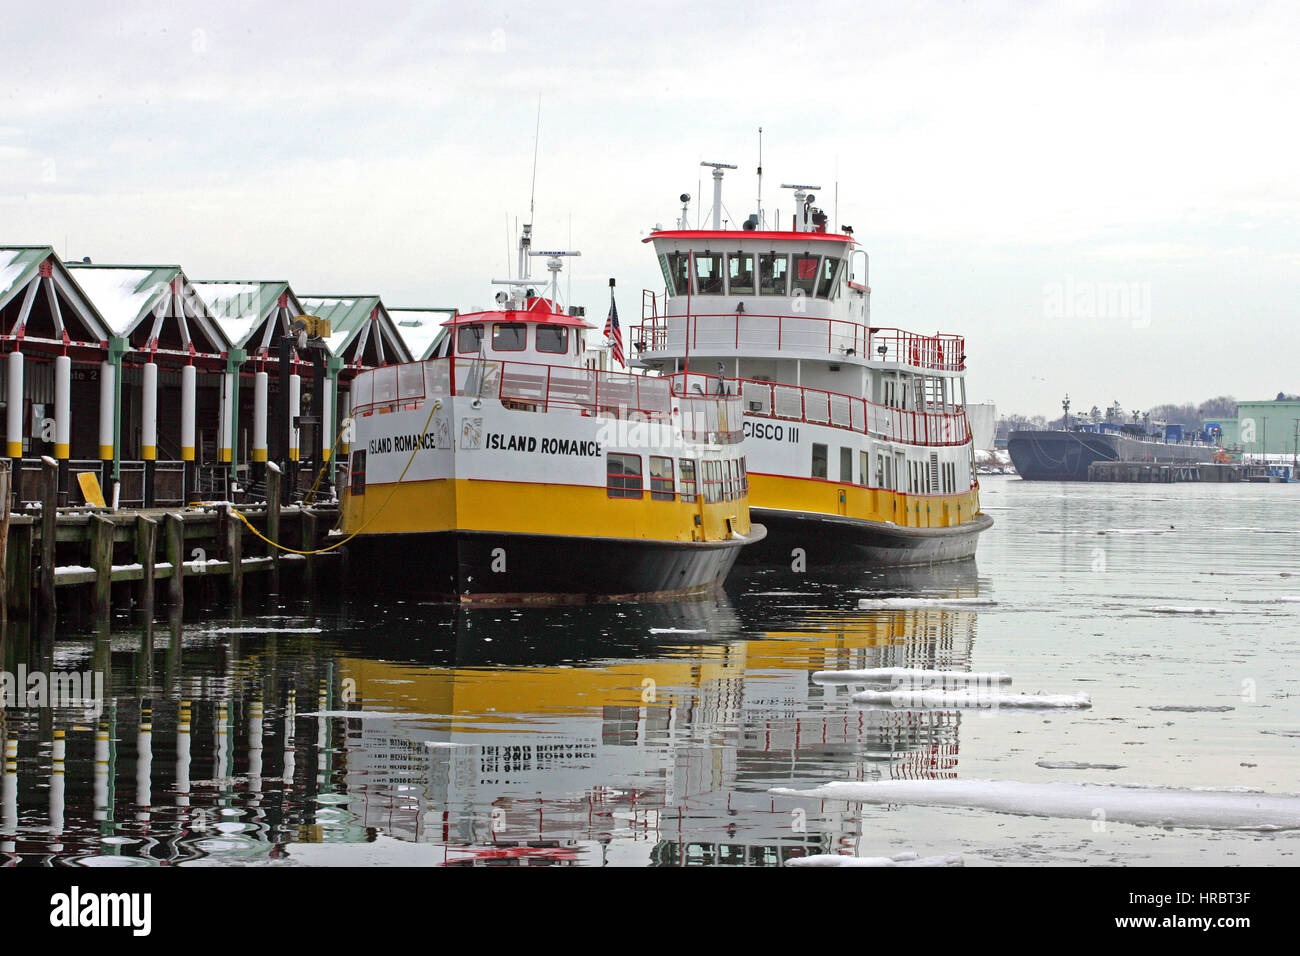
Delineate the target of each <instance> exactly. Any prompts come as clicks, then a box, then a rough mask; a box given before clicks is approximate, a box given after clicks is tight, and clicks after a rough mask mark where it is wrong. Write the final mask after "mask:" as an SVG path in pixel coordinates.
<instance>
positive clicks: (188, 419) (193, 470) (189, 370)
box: [181, 365, 198, 504]
mask: <svg viewBox="0 0 1300 956" xmlns="http://www.w3.org/2000/svg"><path fill="white" fill-rule="evenodd" d="M194 377H195V372H194V366H193V365H186V366H184V367H183V368H182V369H181V461H183V462H184V463H185V476H184V481H183V486H182V487H183V492H182V495H181V500H182V501H184V502H185V503H186V504H189V503H190V502H192V501H194V500H196V499H197V497H198V465H197V464H196V463H195V461H194V413H195V407H196V403H195V391H194V390H195V381H194Z"/></svg>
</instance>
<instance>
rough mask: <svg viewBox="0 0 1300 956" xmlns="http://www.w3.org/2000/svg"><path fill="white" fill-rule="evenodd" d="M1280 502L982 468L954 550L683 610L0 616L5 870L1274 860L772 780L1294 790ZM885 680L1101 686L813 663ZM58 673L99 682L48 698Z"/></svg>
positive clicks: (1204, 843)
mask: <svg viewBox="0 0 1300 956" xmlns="http://www.w3.org/2000/svg"><path fill="white" fill-rule="evenodd" d="M1294 494H1295V492H1294V486H1289V485H1267V484H1263V485H1241V484H1231V485H1229V484H1188V485H1167V486H1150V485H1116V484H1105V485H1090V484H1085V483H1070V484H1066V483H1055V482H1025V481H1021V480H1019V479H1017V478H1013V477H1001V476H999V477H989V478H986V479H984V481H983V487H982V490H981V497H982V503H983V505H984V508H985V510H986V511H987V512H988V513H989V514H991V515H992V516H993V517H994V519H995V521H996V523H995V525H994V527H993V528H992V529H991V530H990V531H988V532H986V533H985V534H984V535H983V536H982V539H981V542H980V546H979V552H978V557H977V559H976V560H975V561H974V562H969V561H968V562H964V563H960V564H954V565H947V566H937V567H933V568H924V569H915V570H908V571H893V572H871V571H860V572H851V571H840V572H837V573H833V574H825V573H821V572H810V573H796V572H795V571H793V570H791V569H790V568H786V567H779V568H745V567H738V568H737V570H736V571H735V572H734V573H733V575H732V577H731V579H730V580H729V581H728V584H727V588H726V593H725V594H724V595H719V596H717V597H715V598H710V599H706V600H694V601H683V602H675V603H647V604H613V605H601V606H590V607H562V608H540V607H529V608H506V607H494V608H483V609H472V610H466V609H454V608H450V607H447V606H445V605H437V604H426V603H421V602H419V601H416V600H409V601H402V602H400V603H396V602H392V601H389V600H384V601H379V600H376V599H373V598H370V597H368V596H367V595H364V594H355V593H354V594H348V595H338V596H316V597H314V598H309V597H308V596H306V595H285V596H283V597H282V598H281V599H279V601H278V602H276V603H273V604H272V605H270V606H265V607H259V608H258V609H257V610H251V609H250V610H247V611H246V612H245V613H244V614H243V615H242V616H241V617H238V618H235V617H232V616H231V615H230V614H229V613H228V612H225V611H223V610H222V609H221V608H207V609H197V608H193V607H187V609H186V617H185V619H184V620H173V621H168V620H166V619H160V620H157V621H155V622H153V623H152V625H148V626H146V625H145V624H144V623H142V622H141V621H139V620H138V619H132V618H131V617H129V616H126V615H122V616H119V617H117V618H115V619H114V621H113V625H112V631H111V632H109V633H99V634H96V633H93V632H91V633H86V632H77V631H63V630H61V631H60V632H58V633H56V634H54V635H41V634H29V633H27V632H26V631H24V630H22V629H21V628H20V627H18V626H17V625H15V624H14V623H12V622H11V623H10V625H9V628H8V632H7V635H6V638H5V643H4V647H3V671H4V672H5V674H7V675H9V681H10V686H14V685H15V684H16V682H17V679H18V677H19V676H20V675H27V674H32V673H41V674H46V675H49V677H50V681H49V684H50V687H49V688H48V692H49V693H50V694H51V695H54V697H51V699H49V700H33V699H32V698H31V697H25V698H18V697H14V698H12V699H10V700H8V701H6V702H5V707H4V710H3V713H2V717H0V719H2V720H3V732H4V738H5V744H6V752H5V767H4V776H3V779H2V780H0V798H2V799H0V865H8V864H11V863H15V862H16V863H18V864H31V865H50V864H54V865H75V866H117V865H159V864H172V865H175V864H186V865H211V864H246V865H253V866H299V865H305V866H314V865H361V864H418V865H425V864H427V865H444V864H448V865H578V866H602V865H620V866H637V867H645V866H683V865H702V864H728V865H765V866H772V865H781V864H782V863H785V862H787V861H790V860H792V859H797V858H800V857H806V856H810V855H814V854H836V853H843V854H850V855H856V856H860V857H895V856H898V855H900V854H912V853H915V854H917V855H918V856H919V857H921V858H928V857H944V858H948V859H950V860H951V859H952V858H960V861H961V862H962V863H964V864H965V865H966V866H997V865H1006V864H1015V865H1116V864H1156V865H1162V864H1206V865H1233V864H1280V865H1291V864H1293V863H1295V862H1296V860H1297V856H1296V854H1297V851H1298V850H1300V830H1296V829H1286V828H1280V829H1267V828H1265V829H1260V828H1252V829H1243V828H1239V827H1233V826H1226V825H1225V826H1216V825H1189V824H1188V823H1187V821H1185V820H1180V819H1179V818H1178V817H1177V815H1176V814H1171V816H1170V817H1169V819H1162V818H1161V817H1160V814H1159V813H1157V814H1156V815H1155V817H1153V818H1152V819H1150V820H1144V821H1142V822H1141V823H1134V822H1127V821H1126V820H1124V819H1117V817H1122V816H1123V814H1114V813H1111V814H1107V813H1106V807H1107V805H1108V803H1107V800H1106V799H1105V798H1104V796H1103V798H1102V799H1101V800H1100V801H1099V805H1098V808H1097V812H1084V813H1080V812H1073V813H1071V812H1066V811H1062V810H1061V809H1060V807H1059V806H1057V805H1056V804H1054V803H1053V802H1052V800H1051V799H1048V798H1044V799H1043V800H1042V802H1041V803H1034V801H1033V800H1031V801H1030V805H1029V806H1024V805H1019V806H1016V807H1005V806H1004V807H990V806H989V805H988V801H978V800H977V801H972V802H971V803H970V804H969V805H951V806H934V805H926V803H925V801H913V800H909V799H907V798H906V796H902V797H899V798H898V800H897V802H893V801H891V802H882V803H858V802H853V801H834V800H830V799H806V798H798V797H792V796H790V795H788V794H774V793H772V792H771V791H772V789H773V788H788V789H794V790H807V789H810V788H813V787H816V786H819V785H822V784H827V783H831V782H837V781H853V782H881V781H934V782H945V781H992V782H994V784H1007V783H1008V782H1013V781H1014V782H1019V783H1024V784H1034V785H1039V784H1056V783H1073V784H1078V783H1083V784H1094V785H1111V784H1122V785H1129V784H1139V785H1143V787H1144V788H1148V789H1146V790H1144V791H1142V792H1143V793H1154V794H1155V800H1156V804H1157V805H1158V803H1159V800H1160V794H1163V793H1166V792H1168V793H1171V794H1173V793H1182V792H1185V791H1188V790H1191V789H1193V788H1233V789H1231V790H1228V791H1226V792H1227V793H1229V794H1235V795H1238V796H1241V797H1244V798H1246V799H1249V795H1250V794H1251V793H1252V792H1253V791H1255V790H1259V791H1264V792H1266V793H1268V794H1277V795H1289V794H1292V793H1294V792H1295V791H1296V790H1297V789H1300V788H1297V784H1296V781H1297V780H1298V779H1300V746H1298V745H1300V674H1297V672H1296V669H1295V667H1294V666H1293V662H1294V661H1295V659H1296V652H1297V644H1298V643H1300V627H1298V626H1297V625H1300V523H1297V522H1296V520H1295V518H1294V512H1295V498H1294ZM574 573H580V571H579V570H578V569H575V572H574ZM892 598H908V599H912V600H911V601H908V602H892V603H891V602H889V601H887V600H884V599H892ZM971 598H978V599H981V600H979V601H971V600H968V599H971ZM953 599H957V600H953ZM864 600H865V601H867V602H868V606H867V607H860V606H859V602H860V601H864ZM872 602H875V606H871V605H872ZM878 667H900V668H912V669H927V670H936V669H937V670H947V671H975V672H980V673H984V672H1002V673H1005V674H1006V675H1008V676H1009V678H1010V683H1009V684H1008V685H1006V686H1007V689H1009V690H1012V691H1014V692H1016V693H1019V694H1038V693H1040V692H1041V693H1044V694H1050V695H1077V694H1080V693H1083V694H1087V695H1088V701H1089V703H1090V704H1091V706H1088V707H1062V708H1050V709H1049V708H1027V709H1026V708H1014V707H994V706H970V707H963V706H942V705H940V706H926V707H922V706H905V705H899V704H897V703H893V702H885V703H883V704H879V705H867V704H863V703H859V702H855V701H854V700H853V699H852V694H853V693H854V691H857V690H861V689H862V688H861V687H860V686H850V685H845V684H838V683H826V682H824V681H823V680H821V679H816V680H815V679H814V678H813V674H814V673H815V672H818V671H827V670H836V669H863V668H878ZM97 671H98V672H100V673H102V674H103V683H102V687H101V686H99V685H96V684H95V683H94V681H93V680H89V681H87V682H85V683H84V684H74V683H73V682H72V678H74V677H75V678H80V677H81V676H83V675H93V674H94V673H95V672H97ZM55 678H62V680H63V684H62V689H63V690H65V691H66V690H68V689H69V688H75V687H80V691H84V693H82V692H80V691H79V692H78V693H77V694H76V695H74V696H75V697H76V698H77V699H75V700H74V699H67V698H66V697H65V698H64V699H55V697H57V695H56V694H55V685H56V684H57V683H59V681H57V680H56V679H55ZM1097 789H1098V792H1102V793H1103V794H1104V792H1105V789H1104V788H1102V787H1098V788H1097ZM1112 789H1117V791H1118V792H1120V793H1124V794H1127V793H1130V792H1134V791H1132V788H1127V787H1123V788H1112ZM990 792H991V793H994V794H996V793H998V792H999V791H998V789H997V787H996V786H993V785H990ZM1033 792H1038V791H1033ZM1042 792H1044V793H1050V792H1051V791H1050V788H1049V790H1045V791H1042ZM1121 802H1122V801H1121ZM1008 809H1010V810H1012V811H1013V812H1005V811H1006V810H1008Z"/></svg>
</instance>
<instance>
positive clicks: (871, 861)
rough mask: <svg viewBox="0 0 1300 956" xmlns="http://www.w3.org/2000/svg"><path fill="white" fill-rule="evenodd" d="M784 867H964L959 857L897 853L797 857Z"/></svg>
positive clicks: (788, 861)
mask: <svg viewBox="0 0 1300 956" xmlns="http://www.w3.org/2000/svg"><path fill="white" fill-rule="evenodd" d="M785 865H786V866H872V867H874V866H965V865H966V864H965V863H964V862H963V861H962V858H961V856H917V855H916V854H915V853H899V854H898V855H897V856H843V855H841V854H838V853H817V854H814V855H813V856H798V857H795V858H794V859H792V860H787V861H786V864H785Z"/></svg>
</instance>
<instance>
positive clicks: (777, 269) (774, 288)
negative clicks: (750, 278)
mask: <svg viewBox="0 0 1300 956" xmlns="http://www.w3.org/2000/svg"><path fill="white" fill-rule="evenodd" d="M789 278H790V257H789V256H782V255H777V254H776V253H774V252H772V253H768V254H766V255H761V256H759V257H758V291H759V294H760V295H789V294H790V292H789V287H788V286H789Z"/></svg>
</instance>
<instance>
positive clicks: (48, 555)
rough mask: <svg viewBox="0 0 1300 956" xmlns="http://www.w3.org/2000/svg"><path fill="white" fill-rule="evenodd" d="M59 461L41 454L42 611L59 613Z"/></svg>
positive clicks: (52, 615)
mask: <svg viewBox="0 0 1300 956" xmlns="http://www.w3.org/2000/svg"><path fill="white" fill-rule="evenodd" d="M58 522H59V463H58V462H57V461H55V460H54V459H53V458H49V457H42V458H41V571H40V592H41V611H42V612H43V613H45V614H48V615H49V616H50V617H51V618H53V617H54V616H55V613H56V609H57V601H56V600H55V597H54V569H55V568H56V567H57V566H58V560H57V559H56V557H55V544H56V542H57V539H58V531H59V523H58Z"/></svg>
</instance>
